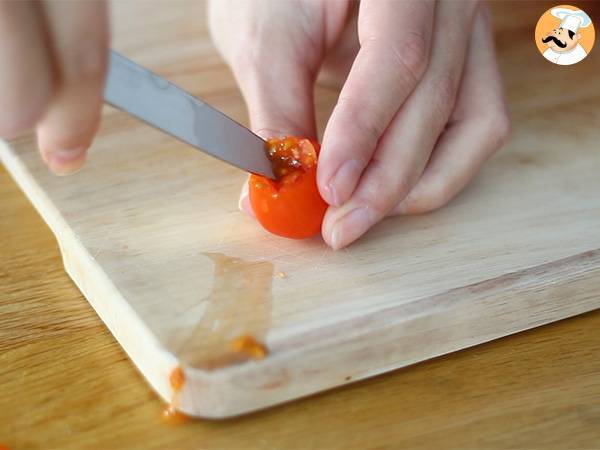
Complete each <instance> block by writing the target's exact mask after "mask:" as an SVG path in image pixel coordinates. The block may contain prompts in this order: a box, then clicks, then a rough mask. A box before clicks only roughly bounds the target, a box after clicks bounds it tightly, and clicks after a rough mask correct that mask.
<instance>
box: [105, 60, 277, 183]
mask: <svg viewBox="0 0 600 450" xmlns="http://www.w3.org/2000/svg"><path fill="white" fill-rule="evenodd" d="M104 100H105V101H106V102H107V103H109V104H110V105H112V106H115V107H117V108H119V109H122V110H124V111H126V112H128V113H129V114H131V115H132V116H135V117H137V118H138V119H141V120H143V121H144V122H147V123H148V124H150V125H152V126H153V127H156V128H159V129H160V130H162V131H165V132H167V133H169V134H171V135H173V136H174V137H176V138H178V139H180V140H181V141H183V142H185V143H187V144H190V145H192V146H194V147H196V148H197V149H199V150H202V151H203V152H205V153H208V154H210V155H212V156H214V157H216V158H219V159H221V160H223V161H225V162H228V163H230V164H233V165H234V166H237V167H239V168H241V169H243V170H245V171H247V172H252V173H257V174H259V175H263V176H266V177H268V178H274V177H275V176H274V174H273V167H272V166H271V162H270V161H269V159H268V158H267V155H266V153H265V141H264V140H263V139H262V138H260V137H259V136H257V135H256V134H254V133H252V132H251V131H250V130H249V129H247V128H246V127H244V126H242V125H240V124H239V123H237V122H236V121H235V120H233V119H230V118H229V117H227V116H226V115H225V114H223V113H222V112H220V111H217V110H216V109H214V108H213V107H212V106H210V105H208V104H207V103H204V102H203V101H202V100H199V99H197V98H195V97H194V96H192V95H191V94H190V93H188V92H186V91H184V90H183V89H181V88H179V87H177V86H175V85H174V84H173V83H170V82H169V81H167V80H165V79H164V78H161V77H159V76H158V75H156V74H154V73H152V72H150V71H149V70H147V69H145V68H144V67H142V66H140V65H138V64H136V63H134V62H133V61H131V60H129V59H127V58H125V57H124V56H122V55H120V54H119V53H117V52H114V51H112V50H111V51H110V67H109V71H108V77H107V81H106V87H105V89H104Z"/></svg>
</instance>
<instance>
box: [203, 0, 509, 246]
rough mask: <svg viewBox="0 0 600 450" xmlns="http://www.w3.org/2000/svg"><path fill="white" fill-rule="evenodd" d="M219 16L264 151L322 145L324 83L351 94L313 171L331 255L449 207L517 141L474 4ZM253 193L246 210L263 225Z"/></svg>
mask: <svg viewBox="0 0 600 450" xmlns="http://www.w3.org/2000/svg"><path fill="white" fill-rule="evenodd" d="M209 12H210V14H209V17H210V27H211V32H212V34H213V37H214V39H215V42H216V44H217V47H218V48H219V50H220V51H221V53H222V54H223V56H224V57H225V59H226V61H227V62H228V63H229V65H230V66H231V68H232V69H233V73H234V75H235V76H236V79H237V81H238V83H239V85H240V88H241V90H242V93H243V95H244V98H245V100H246V103H247V106H248V111H249V116H250V121H251V125H252V128H253V129H254V130H255V131H256V132H257V133H258V134H260V135H262V136H263V137H273V136H275V137H279V136H282V135H288V136H304V137H309V138H314V137H315V136H316V127H315V114H314V98H313V89H314V83H315V80H316V79H317V77H318V76H321V78H322V80H324V79H327V81H328V82H332V81H335V82H339V84H340V85H341V91H340V95H339V99H338V102H337V104H336V105H335V108H334V110H333V113H332V115H331V117H330V118H329V120H328V122H327V125H326V128H325V132H324V135H323V140H322V150H321V151H320V153H319V158H318V164H317V168H316V185H317V187H318V192H319V193H320V195H321V197H322V198H323V199H324V201H325V202H326V203H327V205H328V208H327V211H326V213H325V215H324V217H323V223H322V227H321V232H322V235H323V239H324V240H325V242H326V243H327V244H329V245H330V246H331V247H332V248H334V249H338V248H342V247H344V246H346V245H349V244H350V243H352V242H353V241H355V240H356V239H358V238H359V237H360V236H362V235H363V234H364V233H365V232H367V231H368V230H369V229H370V228H371V227H372V226H374V225H375V224H377V223H378V222H379V221H381V220H382V219H383V218H385V217H388V216H393V215H405V214H421V213H425V212H429V211H432V210H435V209H437V208H439V207H441V206H443V205H445V204H446V203H448V202H449V201H450V200H451V199H452V198H453V197H454V196H455V195H456V194H457V193H458V192H459V191H460V190H462V188H464V187H465V186H466V184H467V183H468V182H469V181H470V180H471V179H472V178H473V177H474V176H475V175H476V173H477V172H478V171H479V169H480V168H481V166H482V165H483V164H484V162H485V161H486V160H487V159H488V158H489V157H490V156H491V155H492V154H493V153H494V152H495V151H496V150H498V149H499V148H500V147H501V146H502V144H503V143H504V141H505V140H506V138H507V136H508V134H509V128H510V125H509V121H508V117H507V113H506V107H505V101H504V97H503V93H502V85H501V79H500V74H499V71H498V67H497V63H496V57H495V53H494V46H493V40H492V34H491V24H490V18H489V13H488V11H487V9H486V6H485V5H483V4H480V3H479V2H478V1H476V0H473V1H471V0H465V1H461V2H453V1H434V0H406V1H401V2H399V1H386V0H362V1H361V2H356V1H351V0H348V1H346V0H340V1H335V2H326V1H322V2H314V1H309V0H306V1H298V2H273V1H270V0H251V1H236V0H214V1H211V3H210V8H209ZM230 30H235V33H232V32H230ZM311 173H312V172H311ZM252 186H253V185H252V184H250V197H249V198H246V197H244V195H245V193H244V192H243V193H242V194H243V197H242V199H241V201H240V204H241V207H242V209H244V210H248V209H249V208H253V209H254V212H255V214H256V211H257V209H256V208H255V207H254V206H255V205H254V204H253V202H252V198H253V194H252V189H253V187H252ZM255 197H256V196H255ZM259 220H261V219H260V218H259ZM263 221H264V218H263ZM261 223H263V222H262V221H261ZM263 226H264V223H263Z"/></svg>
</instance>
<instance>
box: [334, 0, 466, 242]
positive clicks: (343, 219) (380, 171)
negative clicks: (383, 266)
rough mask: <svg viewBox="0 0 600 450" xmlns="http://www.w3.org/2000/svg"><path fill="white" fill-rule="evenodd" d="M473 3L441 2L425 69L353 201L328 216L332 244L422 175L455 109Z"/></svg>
mask: <svg viewBox="0 0 600 450" xmlns="http://www.w3.org/2000/svg"><path fill="white" fill-rule="evenodd" d="M475 6H476V5H475V3H473V2H440V3H439V4H438V5H437V7H436V29H435V31H434V37H433V42H432V53H431V59H430V62H429V66H428V68H427V71H426V73H425V74H424V76H423V78H422V80H421V81H420V82H419V84H418V86H417V87H416V89H415V90H414V92H413V93H412V94H411V95H410V97H409V99H408V100H407V101H406V102H405V103H404V105H403V106H402V108H401V109H400V111H399V112H398V113H397V114H396V116H395V118H394V120H393V121H392V123H391V124H390V125H389V127H388V128H387V130H386V131H385V133H384V135H383V136H382V137H381V139H380V140H379V143H378V147H377V150H376V151H375V154H374V155H373V159H372V160H371V162H370V163H369V165H368V167H367V169H366V170H365V171H364V173H363V174H362V177H361V178H360V182H359V185H358V187H357V188H356V190H355V191H354V193H353V194H352V197H351V199H350V200H349V201H348V202H347V203H346V204H344V206H343V207H341V208H330V210H329V211H328V212H327V215H326V216H325V220H324V223H323V237H324V239H325V240H326V242H328V243H329V244H330V245H331V246H332V247H333V248H340V247H343V246H346V245H348V244H349V243H351V242H353V241H354V240H355V239H357V238H358V237H360V236H361V235H362V234H363V233H365V232H366V231H367V230H368V229H369V228H370V227H371V226H373V225H374V224H375V223H377V222H379V221H380V220H381V219H383V218H384V217H386V216H387V215H388V214H389V212H390V211H391V210H392V209H393V208H394V207H395V206H396V205H397V204H398V203H399V202H400V201H401V200H402V199H403V198H404V197H405V196H406V195H407V194H408V192H409V191H410V189H411V188H412V186H413V185H414V184H415V183H416V182H417V180H418V179H419V177H420V175H421V173H422V171H423V169H424V168H425V166H426V164H427V161H428V159H429V156H430V154H431V151H432V149H433V148H434V146H435V144H436V141H437V139H438V136H439V135H440V134H441V133H442V131H443V130H444V128H445V126H446V124H447V122H448V118H449V117H450V114H451V113H452V110H453V108H454V104H455V98H456V92H457V91H458V86H459V84H460V79H461V76H462V71H463V67H464V61H465V55H466V53H467V47H468V42H469V37H468V36H469V33H468V32H465V30H470V29H471V28H472V18H473V15H474V11H475Z"/></svg>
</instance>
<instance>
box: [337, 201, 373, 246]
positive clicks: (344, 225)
mask: <svg viewBox="0 0 600 450" xmlns="http://www.w3.org/2000/svg"><path fill="white" fill-rule="evenodd" d="M374 223H375V220H374V216H373V212H372V211H371V210H370V209H369V208H367V207H358V208H356V209H353V210H352V211H350V212H349V213H348V214H346V215H344V216H343V217H341V218H340V219H338V221H337V222H336V223H335V224H334V225H333V230H332V232H331V247H332V248H333V249H334V250H339V249H340V248H342V247H345V246H346V245H348V244H350V243H352V242H353V241H355V240H356V239H358V238H359V237H360V236H362V235H363V234H364V233H365V232H366V231H367V230H368V229H369V228H371V226H373V225H374Z"/></svg>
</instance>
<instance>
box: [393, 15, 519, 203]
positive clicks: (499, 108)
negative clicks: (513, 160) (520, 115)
mask: <svg viewBox="0 0 600 450" xmlns="http://www.w3.org/2000/svg"><path fill="white" fill-rule="evenodd" d="M482 9H483V8H482ZM509 134H510V122H509V119H508V115H507V113H506V106H505V103H504V97H503V94H502V81H501V77H500V73H499V71H498V67H497V64H496V58H495V54H494V43H493V40H492V33H491V26H490V24H489V19H488V17H487V14H486V13H484V11H480V12H479V13H478V15H477V18H476V20H475V24H474V29H473V34H472V37H471V45H470V48H469V54H468V56H467V61H466V65H465V72H464V76H463V80H462V84H461V87H460V93H459V100H458V103H457V105H456V109H455V111H454V113H453V116H452V119H451V126H450V127H449V128H448V130H447V131H445V132H444V134H443V135H442V136H441V138H440V141H439V143H438V145H437V147H436V149H435V151H434V153H433V155H432V158H431V160H430V161H429V163H428V165H427V168H426V169H425V171H424V173H423V176H422V177H421V179H420V180H419V182H418V183H417V184H416V185H415V187H414V188H413V190H412V191H411V192H410V194H409V195H408V196H407V197H406V198H405V199H404V200H403V201H402V202H401V203H400V204H399V205H398V206H397V207H396V208H395V209H394V211H393V213H395V214H419V213H424V212H427V211H431V210H434V209H436V208H439V207H441V206H443V205H445V204H446V203H447V202H448V201H450V200H451V199H452V198H453V197H454V196H455V195H456V194H457V193H458V192H459V191H460V190H462V189H463V187H464V186H465V185H466V184H467V183H468V182H469V181H470V180H471V179H472V178H473V177H474V176H475V174H476V173H477V172H478V171H479V169H480V168H481V166H482V165H483V163H484V162H485V161H486V160H487V159H488V158H489V157H490V155H492V154H493V153H494V152H495V151H496V150H498V149H499V148H500V147H501V146H502V145H503V144H504V142H505V141H506V140H507V138H508V136H509Z"/></svg>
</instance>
